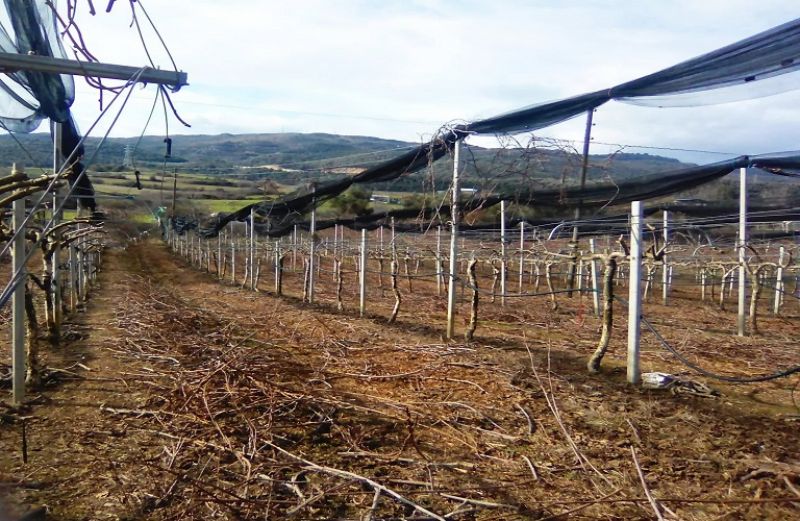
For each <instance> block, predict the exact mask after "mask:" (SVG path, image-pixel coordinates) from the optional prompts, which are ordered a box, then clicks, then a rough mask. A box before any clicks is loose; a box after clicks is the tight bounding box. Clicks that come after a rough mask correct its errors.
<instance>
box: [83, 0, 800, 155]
mask: <svg viewBox="0 0 800 521" xmlns="http://www.w3.org/2000/svg"><path fill="white" fill-rule="evenodd" d="M79 3H80V4H81V6H82V7H84V12H83V15H84V16H82V17H81V18H80V23H81V26H82V27H83V29H84V32H85V35H86V38H87V42H88V44H89V47H90V49H92V50H93V52H94V53H95V54H96V55H97V56H98V57H99V58H100V59H101V60H103V61H106V62H111V63H122V64H128V65H143V64H145V62H146V61H145V55H144V53H143V51H142V50H141V45H140V44H139V41H138V36H137V35H136V32H135V30H133V29H131V28H129V23H130V14H129V9H128V6H127V2H123V1H120V2H117V5H116V6H115V7H114V9H113V10H112V12H111V13H110V14H106V13H104V12H102V8H103V7H104V6H105V4H106V2H105V1H100V2H98V1H97V0H95V4H98V8H99V10H101V12H99V13H98V14H97V16H95V17H93V18H92V17H89V16H86V13H85V3H84V2H79ZM100 4H102V5H100ZM144 5H145V7H146V8H147V9H148V11H149V14H150V15H151V17H152V18H153V19H154V21H155V22H156V25H157V26H158V28H159V29H160V31H161V32H162V35H163V37H164V39H165V40H166V42H167V44H168V45H169V48H170V50H171V52H172V54H173V55H174V57H175V59H176V61H177V63H178V66H179V68H180V69H182V70H184V71H186V72H187V73H188V74H189V83H190V85H189V86H188V87H185V88H184V89H183V90H181V91H180V92H178V93H176V94H175V95H174V101H175V103H176V105H177V107H178V109H179V111H180V113H181V115H182V116H183V117H184V118H185V119H186V120H187V121H189V122H190V123H191V124H192V128H191V129H184V128H180V126H179V125H178V124H177V122H176V121H174V120H173V121H171V122H170V131H171V132H172V133H193V134H219V133H224V132H228V133H255V132H284V131H285V132H290V131H291V132H330V133H338V134H359V135H371V136H378V137H385V138H396V139H402V140H408V141H419V140H421V139H425V138H426V137H430V135H431V133H433V132H435V131H436V129H437V128H438V127H439V126H440V125H441V124H444V123H446V122H451V121H454V120H457V121H462V120H473V119H477V118H481V117H486V116H491V115H494V114H496V113H500V112H505V111H508V110H512V109H515V108H519V107H522V106H526V105H531V104H535V103H540V102H543V101H547V100H553V99H559V98H563V97H567V96H571V95H574V94H578V93H582V92H586V91H590V90H595V89H600V88H604V87H610V86H612V85H614V84H617V83H621V82H623V81H626V80H630V79H633V78H635V77H638V76H641V75H644V74H648V73H651V72H654V71H656V70H659V69H661V68H663V67H667V66H670V65H674V64H675V63H678V62H680V61H683V60H685V59H688V58H691V57H694V56H696V55H698V54H702V53H705V52H708V51H711V50H713V49H716V48H718V47H720V46H723V45H726V44H728V43H731V42H734V41H736V40H739V39H741V38H744V37H747V36H750V35H752V34H755V33H757V32H760V31H763V30H765V29H768V28H770V27H773V26H775V25H778V24H780V23H783V22H786V21H789V20H791V19H793V18H796V17H797V16H798V10H797V0H759V1H754V0H702V1H701V0H639V1H632V0H628V1H622V0H582V1H581V0H574V1H571V2H565V1H533V0H532V1H512V0H507V1H504V0H495V1H490V0H463V1H459V2H447V1H439V0H419V1H409V0H373V1H366V0H363V1H356V0H336V1H330V0H319V1H316V0H294V1H291V2H289V1H266V0H259V1H253V0H226V1H224V2H222V1H219V0H169V1H165V0H161V1H155V0H145V2H144ZM147 40H148V42H149V44H150V45H151V51H153V50H156V51H155V55H156V60H157V61H158V62H159V63H160V64H161V65H162V67H164V68H167V67H168V66H169V62H168V60H167V59H166V57H165V56H164V54H163V52H158V51H157V49H158V42H157V39H156V38H155V37H154V36H153V35H152V34H148V35H147ZM793 76H794V77H793V78H791V81H792V82H793V83H795V84H797V85H798V86H800V77H798V76H799V75H798V74H797V73H795V74H794V75H793ZM784 83H786V82H784ZM77 85H78V87H77V89H78V90H77V100H76V103H75V109H76V114H77V116H78V117H79V121H80V122H81V125H82V127H84V128H85V127H87V126H88V125H89V123H90V122H91V121H92V120H93V119H94V117H95V116H96V115H97V112H98V105H97V102H96V97H97V96H96V93H95V92H93V91H92V90H91V89H90V88H89V87H88V86H86V85H85V84H84V83H83V82H82V81H81V80H78V81H77ZM153 95H154V90H153V88H152V87H148V88H146V89H139V90H137V91H136V93H135V94H134V97H133V99H132V100H131V104H130V107H129V109H128V110H126V112H125V114H124V116H123V118H122V119H121V120H120V122H119V123H118V126H117V128H116V129H115V130H114V132H113V135H117V136H130V135H138V134H139V133H140V132H141V131H142V128H143V125H144V122H145V120H146V117H147V114H148V113H149V110H150V105H151V103H152V100H153ZM711 99H714V96H707V97H706V101H707V100H711ZM798 121H800V93H799V92H798V91H797V90H791V91H789V92H784V93H782V94H778V95H775V96H769V97H762V98H759V99H755V100H748V101H743V102H735V103H725V104H717V105H712V106H699V107H698V106H694V107H679V108H675V107H672V108H663V109H659V108H654V107H641V106H632V105H628V104H623V103H618V102H611V103H609V104H607V105H604V106H602V107H601V108H600V109H599V110H598V112H597V114H596V116H595V122H596V126H595V128H594V139H595V141H596V142H598V143H622V144H633V145H652V146H661V147H675V148H689V149H701V150H710V151H721V152H732V153H758V152H771V151H780V150H795V149H800V146H799V145H798V142H797V141H798V139H797V126H798V125H797V122H798ZM163 132H164V122H163V114H162V113H159V114H158V116H157V117H154V119H153V121H152V122H151V126H150V127H149V129H148V134H161V133H163ZM537 135H543V136H554V137H559V138H565V139H578V140H579V139H581V137H582V135H583V121H582V120H581V119H576V120H573V121H570V122H567V123H564V124H561V125H557V126H554V127H550V128H547V129H543V130H541V131H539V132H537ZM613 148H614V147H611V146H608V145H600V144H598V145H594V147H593V151H594V152H605V151H608V150H611V149H613ZM629 150H630V151H637V152H638V151H645V150H640V149H629ZM654 152H655V151H654ZM720 157H722V156H717V155H714V154H708V155H705V156H700V155H695V157H693V159H694V160H696V161H703V160H707V161H712V160H715V159H718V158H720Z"/></svg>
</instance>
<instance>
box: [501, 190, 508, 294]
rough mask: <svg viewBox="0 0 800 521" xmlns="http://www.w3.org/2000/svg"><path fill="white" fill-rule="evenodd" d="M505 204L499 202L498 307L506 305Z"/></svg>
mask: <svg viewBox="0 0 800 521" xmlns="http://www.w3.org/2000/svg"><path fill="white" fill-rule="evenodd" d="M506 267H507V266H506V202H505V201H500V305H501V306H505V305H506Z"/></svg>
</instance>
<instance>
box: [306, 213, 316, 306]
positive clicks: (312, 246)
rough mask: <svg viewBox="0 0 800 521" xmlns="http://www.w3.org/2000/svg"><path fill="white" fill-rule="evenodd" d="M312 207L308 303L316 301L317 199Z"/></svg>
mask: <svg viewBox="0 0 800 521" xmlns="http://www.w3.org/2000/svg"><path fill="white" fill-rule="evenodd" d="M312 205H313V206H312V207H311V229H310V230H309V235H310V239H309V246H308V303H309V304H313V303H314V278H315V277H314V271H315V269H316V259H314V256H315V255H316V254H317V244H316V243H317V201H316V199H314V202H313V203H312Z"/></svg>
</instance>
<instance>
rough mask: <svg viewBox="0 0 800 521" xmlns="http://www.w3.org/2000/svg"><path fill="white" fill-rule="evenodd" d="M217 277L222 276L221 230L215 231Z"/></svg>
mask: <svg viewBox="0 0 800 521" xmlns="http://www.w3.org/2000/svg"><path fill="white" fill-rule="evenodd" d="M217 278H218V279H221V278H222V230H220V231H219V232H217Z"/></svg>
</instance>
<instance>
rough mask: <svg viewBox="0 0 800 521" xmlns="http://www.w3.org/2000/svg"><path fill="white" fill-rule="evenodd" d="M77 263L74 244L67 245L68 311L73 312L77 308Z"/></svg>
mask: <svg viewBox="0 0 800 521" xmlns="http://www.w3.org/2000/svg"><path fill="white" fill-rule="evenodd" d="M77 263H78V252H77V250H76V249H75V245H74V244H70V245H69V310H70V311H75V308H76V307H77V306H78V297H77V295H76V294H75V284H76V282H77V281H76V277H77V275H78V273H77V272H78V270H77V269H76V266H77Z"/></svg>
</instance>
